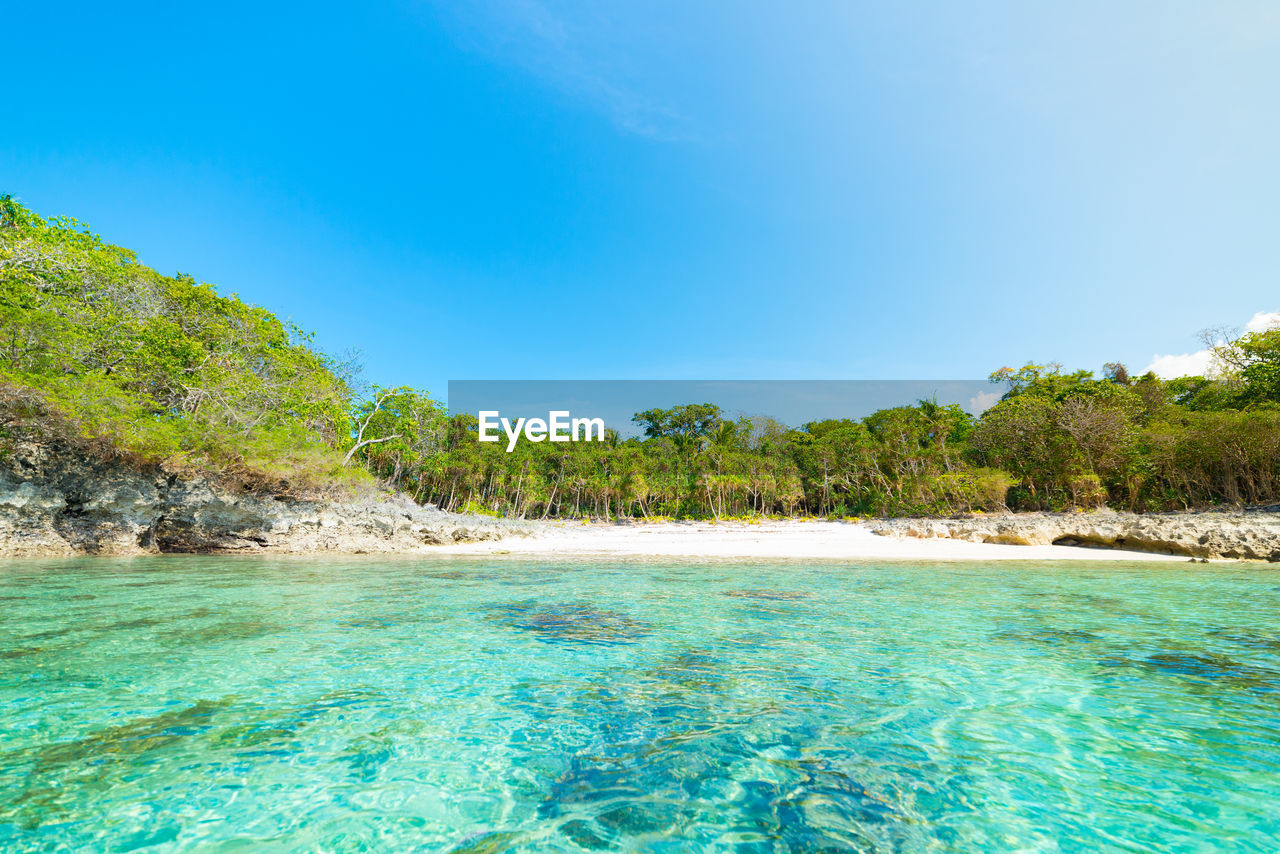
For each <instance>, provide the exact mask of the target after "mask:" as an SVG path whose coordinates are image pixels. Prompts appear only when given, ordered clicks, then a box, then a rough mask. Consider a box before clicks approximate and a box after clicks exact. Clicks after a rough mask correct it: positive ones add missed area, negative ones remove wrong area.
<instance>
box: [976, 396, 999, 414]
mask: <svg viewBox="0 0 1280 854" xmlns="http://www.w3.org/2000/svg"><path fill="white" fill-rule="evenodd" d="M999 400H1000V393H999V392H994V391H980V392H978V393H977V394H975V395H974V396H973V397H971V398H969V413H970V414H971V415H981V414H982V413H984V412H986V411H987V410H988V409H990V408H991V407H993V406H995V405H996V402H997V401H999Z"/></svg>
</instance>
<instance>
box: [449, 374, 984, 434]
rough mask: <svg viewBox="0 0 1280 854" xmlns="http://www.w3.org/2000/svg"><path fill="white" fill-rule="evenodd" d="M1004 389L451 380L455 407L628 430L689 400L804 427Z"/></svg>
mask: <svg viewBox="0 0 1280 854" xmlns="http://www.w3.org/2000/svg"><path fill="white" fill-rule="evenodd" d="M1003 391H1004V389H1003V387H999V386H995V385H992V384H991V383H990V382H989V381H988V380H450V381H449V395H448V401H447V404H448V407H449V411H450V412H452V413H455V414H459V413H468V414H470V415H473V416H476V417H477V418H479V417H480V415H481V413H483V412H487V413H499V415H497V416H493V415H491V416H490V417H501V418H509V419H511V421H512V422H514V421H515V420H516V419H517V418H526V419H528V418H539V419H547V418H548V416H549V414H550V413H553V412H561V413H569V416H568V417H571V418H591V419H594V418H600V419H602V420H603V421H604V423H605V426H607V427H609V428H611V429H613V430H616V431H617V432H618V434H619V435H620V436H622V437H624V438H626V437H630V436H637V435H640V433H641V428H640V427H639V426H638V425H637V424H636V423H635V422H634V421H633V420H632V418H633V416H634V415H635V414H636V413H638V412H644V411H645V410H649V409H669V408H671V407H674V406H682V405H686V404H700V403H711V404H715V405H716V406H718V407H720V409H721V410H722V412H723V415H724V417H725V418H730V419H733V418H738V417H741V416H746V417H749V418H757V417H768V418H772V419H774V420H775V421H778V422H780V423H782V424H785V425H787V426H789V427H800V426H803V425H804V424H807V423H810V422H813V421H823V420H826V419H832V418H852V419H860V418H865V417H866V416H868V415H870V414H872V413H873V412H876V411H877V410H880V409H889V408H892V407H895V406H913V405H915V404H916V403H919V402H920V401H934V402H936V403H938V404H940V405H943V406H946V405H950V404H956V405H959V406H960V408H962V409H964V410H965V411H967V412H969V413H971V414H973V415H979V414H981V413H982V412H983V411H984V410H985V409H987V408H989V407H990V406H992V405H993V404H994V403H995V402H996V401H997V400H999V399H1000V395H1001V394H1002V393H1003Z"/></svg>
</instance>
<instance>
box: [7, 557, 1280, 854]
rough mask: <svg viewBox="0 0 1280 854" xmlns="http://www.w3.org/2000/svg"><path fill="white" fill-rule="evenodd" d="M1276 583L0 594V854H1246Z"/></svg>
mask: <svg viewBox="0 0 1280 854" xmlns="http://www.w3.org/2000/svg"><path fill="white" fill-rule="evenodd" d="M1278 579H1280V573H1278V572H1277V570H1275V569H1273V568H1266V567H1231V566H1212V567H1205V566H1199V565H1197V566H1195V567H1187V566H1185V565H1182V564H1167V565H1164V564H1162V565H1154V566H1153V565H1151V564H1142V565H1117V564H1106V565H1102V564H1099V565H1091V564H1081V565H1070V566H1049V565H1032V564H1019V565H1014V564H1002V565H1000V566H998V567H982V566H972V565H958V564H955V565H942V564H931V565H922V566H913V565H909V564H893V565H884V564H881V565H874V564H841V563H834V562H829V563H812V564H800V563H791V564H771V565H763V564H734V563H725V562H719V563H717V562H706V563H696V562H683V563H681V562H676V561H672V560H665V561H647V562H640V561H637V562H631V563H608V564H592V563H589V562H577V563H574V562H565V561H559V562H557V563H554V564H552V563H526V562H520V561H518V560H515V559H511V558H503V559H489V560H487V561H481V560H473V559H461V558H438V559H434V560H419V561H414V560H403V559H401V560H354V559H345V560H334V561H328V562H324V561H319V560H294V561H289V560H276V561H263V560H256V559H239V558H237V559H229V558H199V557H185V556H184V557H168V558H155V559H151V558H148V559H136V560H119V561H112V560H78V561H48V562H11V563H8V564H5V565H3V567H2V568H0V602H3V604H4V610H3V612H2V613H3V620H2V621H0V712H2V714H0V794H2V795H3V796H2V797H0V850H5V851H9V850H13V851H22V850H31V851H43V850H56V849H64V850H75V851H91V850H139V849H148V848H149V849H150V850H208V849H210V848H214V849H220V848H222V847H225V848H227V849H231V848H239V849H244V850H283V851H290V850H297V851H313V850H322V851H324V850H328V851H360V850H396V851H399V850H443V851H468V852H482V851H484V852H496V851H607V850H616V851H625V850H654V851H659V850H661V851H689V850H695V851H696V850H706V851H725V850H732V851H740V852H802V851H803V852H809V851H937V850H961V851H996V850H999V851H1005V850H1049V851H1080V852H1085V851H1106V850H1117V851H1120V850H1187V851H1191V850H1231V851H1272V850H1274V846H1273V844H1272V842H1273V840H1274V839H1275V838H1277V837H1278V836H1280V819H1278V818H1277V816H1280V747H1278V745H1280V703H1277V702H1276V699H1277V696H1276V695H1277V693H1280V629H1278V628H1277V627H1280V585H1277V580H1278ZM1224 603H1228V604H1224Z"/></svg>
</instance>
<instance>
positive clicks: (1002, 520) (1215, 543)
mask: <svg viewBox="0 0 1280 854" xmlns="http://www.w3.org/2000/svg"><path fill="white" fill-rule="evenodd" d="M869 527H870V528H871V530H872V531H874V532H875V533H877V534H883V535H886V536H898V537H926V538H927V537H943V538H951V539H957V540H968V541H969V542H973V543H1004V544H1009V545H1020V546H1044V545H1061V546H1091V547H1095V548H1109V549H1127V550H1131V551H1141V552H1155V553H1158V554H1170V555H1182V556H1186V557H1190V558H1229V559H1243V560H1266V561H1280V507H1265V508H1257V509H1249V510H1235V511H1204V512H1193V513H1143V514H1138V513H1119V512H1114V511H1107V510H1102V511H1096V512H1091V513H1025V514H1024V513H1019V514H1016V515H1015V514H1008V515H1000V516H977V517H972V518H963V519H885V520H878V521H874V522H871V523H869Z"/></svg>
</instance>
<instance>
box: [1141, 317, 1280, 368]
mask: <svg viewBox="0 0 1280 854" xmlns="http://www.w3.org/2000/svg"><path fill="white" fill-rule="evenodd" d="M1278 327H1280V311H1260V312H1258V313H1257V314H1255V315H1254V316H1253V317H1252V318H1250V319H1249V322H1248V323H1246V324H1245V326H1244V331H1245V332H1265V331H1266V330H1268V329H1275V328H1278ZM1146 370H1148V371H1152V372H1154V373H1155V375H1156V376H1158V377H1161V378H1162V379H1166V380H1167V379H1172V378H1174V377H1206V376H1209V375H1210V374H1213V373H1215V371H1216V366H1215V365H1214V363H1213V353H1212V352H1211V351H1209V350H1207V349H1206V350H1197V351H1196V352H1194V353H1178V354H1171V355H1168V356H1161V355H1158V354H1157V355H1155V356H1153V357H1152V358H1151V364H1149V365H1147V367H1146Z"/></svg>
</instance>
